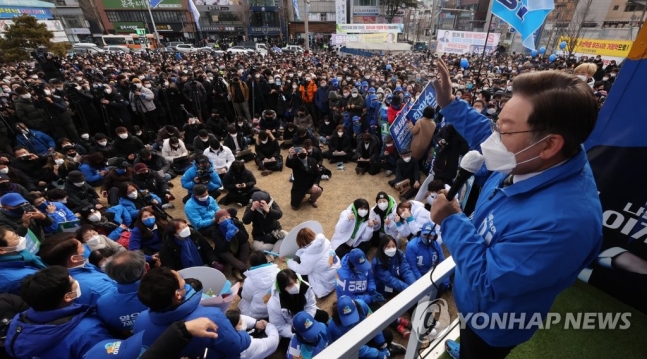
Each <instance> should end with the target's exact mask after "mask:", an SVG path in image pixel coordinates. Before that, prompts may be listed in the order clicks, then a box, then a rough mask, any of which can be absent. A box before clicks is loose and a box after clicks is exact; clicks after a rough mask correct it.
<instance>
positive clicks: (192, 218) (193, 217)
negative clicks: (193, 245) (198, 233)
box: [184, 195, 220, 229]
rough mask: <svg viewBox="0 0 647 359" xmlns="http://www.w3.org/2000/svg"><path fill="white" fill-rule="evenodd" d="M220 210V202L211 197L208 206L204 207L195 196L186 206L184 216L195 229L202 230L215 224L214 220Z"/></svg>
mask: <svg viewBox="0 0 647 359" xmlns="http://www.w3.org/2000/svg"><path fill="white" fill-rule="evenodd" d="M219 209H220V207H219V206H218V202H216V200H215V199H213V198H212V197H211V196H209V200H208V204H207V205H206V206H202V205H200V204H199V203H198V201H197V200H196V199H195V197H194V196H193V195H191V198H189V200H188V201H186V204H185V205H184V214H186V218H187V219H188V220H189V222H190V223H191V225H192V226H193V227H194V228H195V229H202V228H206V227H209V226H211V225H212V224H214V222H213V218H214V216H215V215H216V212H217V211H218V210H219Z"/></svg>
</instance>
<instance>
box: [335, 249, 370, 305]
mask: <svg viewBox="0 0 647 359" xmlns="http://www.w3.org/2000/svg"><path fill="white" fill-rule="evenodd" d="M335 291H336V293H337V298H340V297H341V296H342V295H347V296H349V297H351V298H353V299H355V300H357V299H361V300H363V301H365V302H366V303H367V304H371V303H372V301H371V295H372V294H375V293H377V292H376V291H375V280H374V279H373V271H371V270H369V271H368V274H366V275H364V274H363V273H356V272H354V271H353V270H352V269H350V267H349V266H348V254H347V255H345V256H344V258H342V260H341V267H340V268H339V269H337V276H336V277H335Z"/></svg>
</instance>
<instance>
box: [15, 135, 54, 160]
mask: <svg viewBox="0 0 647 359" xmlns="http://www.w3.org/2000/svg"><path fill="white" fill-rule="evenodd" d="M16 146H23V147H25V148H27V149H28V150H29V152H31V153H36V154H39V155H44V154H47V153H48V152H49V149H50V148H56V142H54V140H53V139H52V138H51V137H49V136H48V135H46V134H44V133H43V132H40V131H36V130H29V134H28V135H27V138H25V135H23V134H22V133H19V134H18V135H16Z"/></svg>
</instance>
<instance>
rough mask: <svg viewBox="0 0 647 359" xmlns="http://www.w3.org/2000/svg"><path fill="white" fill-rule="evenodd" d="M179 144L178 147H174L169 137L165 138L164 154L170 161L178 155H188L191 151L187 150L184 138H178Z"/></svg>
mask: <svg viewBox="0 0 647 359" xmlns="http://www.w3.org/2000/svg"><path fill="white" fill-rule="evenodd" d="M178 145H180V147H179V148H178V149H173V148H171V145H170V144H169V139H166V140H164V144H163V145H162V156H163V157H164V158H165V159H166V160H167V161H169V162H173V160H174V159H176V158H178V157H184V156H188V155H189V151H187V150H186V147H185V146H184V142H183V141H182V140H178Z"/></svg>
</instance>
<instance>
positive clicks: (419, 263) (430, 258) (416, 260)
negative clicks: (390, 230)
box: [404, 237, 449, 288]
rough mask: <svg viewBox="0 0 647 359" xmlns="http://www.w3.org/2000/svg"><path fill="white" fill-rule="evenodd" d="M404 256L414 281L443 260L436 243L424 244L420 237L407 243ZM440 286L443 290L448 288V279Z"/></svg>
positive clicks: (442, 254) (440, 249) (441, 250)
mask: <svg viewBox="0 0 647 359" xmlns="http://www.w3.org/2000/svg"><path fill="white" fill-rule="evenodd" d="M404 256H405V257H406V258H407V262H408V263H409V268H411V272H412V273H413V276H414V277H416V280H418V279H420V278H421V277H422V276H423V275H425V274H427V273H429V271H430V270H431V268H433V267H435V266H437V265H438V263H440V262H442V261H444V260H445V254H444V253H443V249H442V247H441V246H440V244H438V242H436V241H433V242H431V243H429V244H425V242H423V241H422V240H421V239H420V237H415V238H414V239H412V240H410V241H409V243H407V250H406V252H404ZM442 284H443V286H445V288H447V287H449V278H447V279H446V280H445V281H444V282H443V283H442Z"/></svg>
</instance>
